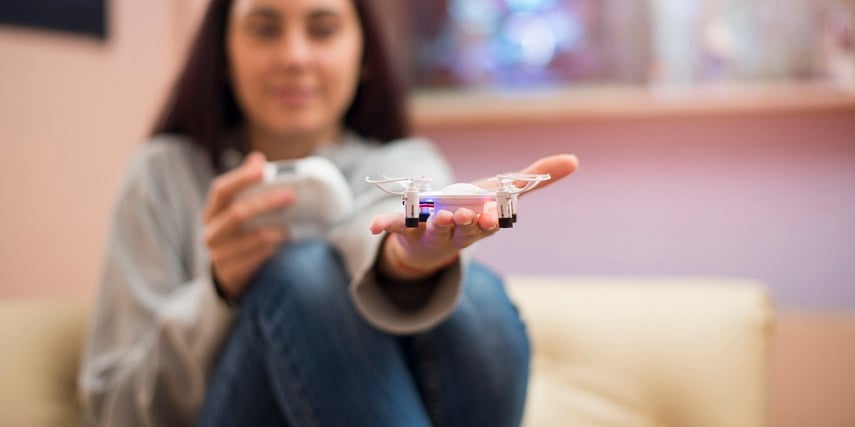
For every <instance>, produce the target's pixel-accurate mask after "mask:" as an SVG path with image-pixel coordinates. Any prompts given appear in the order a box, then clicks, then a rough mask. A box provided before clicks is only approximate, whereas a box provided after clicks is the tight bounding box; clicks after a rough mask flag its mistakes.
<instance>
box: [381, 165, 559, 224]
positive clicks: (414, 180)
mask: <svg viewBox="0 0 855 427" xmlns="http://www.w3.org/2000/svg"><path fill="white" fill-rule="evenodd" d="M551 178H552V177H551V176H550V175H549V174H542V175H536V174H524V173H504V174H499V175H496V177H495V178H493V179H492V181H498V182H499V187H498V188H496V189H495V190H488V189H486V188H481V187H478V186H476V185H473V184H467V183H456V184H451V185H449V186H446V187H445V188H443V189H442V190H439V191H433V190H432V189H431V187H430V183H431V178H430V177H427V176H422V177H409V178H389V177H387V176H385V175H384V176H383V177H382V178H380V179H372V178H371V177H366V178H365V182H368V183H371V184H374V185H375V186H377V188H379V189H381V190H383V191H384V192H386V193H389V194H394V195H399V196H402V197H403V204H404V216H405V220H404V224H405V226H406V227H408V228H414V227H418V226H419V222H425V221H427V219H428V217H430V215H431V214H432V211H434V210H436V209H444V210H448V211H451V212H454V211H455V210H457V209H458V208H467V209H470V210H473V211H475V212H476V213H481V212H482V211H483V210H484V203H487V202H489V201H492V200H495V201H496V209H497V210H498V214H499V227H500V228H512V227H513V226H514V223H515V222H517V199H518V197H519V195H520V194H522V193H525V192H526V191H529V190H531V189H532V188H534V187H535V186H537V184H539V183H541V182H543V181H547V180H549V179H551ZM517 181H524V182H525V185H524V186H522V187H517V186H516V185H514V183H515V182H517ZM393 182H397V183H398V184H400V185H401V186H402V187H403V190H401V191H393V190H390V189H388V188H386V187H385V184H390V183H393Z"/></svg>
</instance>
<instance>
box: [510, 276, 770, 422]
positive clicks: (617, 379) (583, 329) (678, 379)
mask: <svg viewBox="0 0 855 427" xmlns="http://www.w3.org/2000/svg"><path fill="white" fill-rule="evenodd" d="M508 289H509V293H510V294H511V297H512V299H514V300H515V302H516V303H517V305H518V306H519V307H520V310H521V312H522V315H523V317H524V318H525V319H526V321H527V324H528V330H529V333H530V336H531V339H532V344H533V352H534V357H533V365H532V366H533V371H532V379H531V384H530V389H529V400H528V402H527V409H526V417H525V425H530V426H546V425H579V426H598V427H606V426H621V427H629V426H680V427H694V426H699V427H701V426H710V427H712V426H715V427H728V426H740V427H745V426H758V427H760V426H764V425H765V423H766V418H767V369H768V351H769V340H770V336H771V327H772V312H773V311H772V306H771V303H770V300H769V298H768V296H767V293H766V291H765V289H764V287H763V286H762V284H760V283H758V282H755V281H751V280H743V279H715V278H707V279H700V278H686V279H681V278H647V279H645V278H572V279H567V278H542V277H541V278H537V277H522V276H520V277H510V278H508Z"/></svg>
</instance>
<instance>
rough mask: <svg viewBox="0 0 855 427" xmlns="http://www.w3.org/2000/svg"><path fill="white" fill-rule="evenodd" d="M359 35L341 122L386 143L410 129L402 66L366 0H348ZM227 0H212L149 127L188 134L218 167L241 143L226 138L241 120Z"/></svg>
mask: <svg viewBox="0 0 855 427" xmlns="http://www.w3.org/2000/svg"><path fill="white" fill-rule="evenodd" d="M353 2H354V5H355V6H356V12H357V14H358V15H359V21H360V24H361V27H362V37H363V56H362V64H363V69H366V70H368V73H367V75H366V76H364V78H362V79H360V81H359V83H358V85H359V86H358V87H357V89H356V93H355V95H354V98H353V102H352V103H351V105H350V107H349V108H348V109H347V111H346V112H345V114H344V118H343V120H344V126H345V127H346V128H348V129H351V130H353V131H355V132H357V133H359V134H360V135H362V136H364V137H368V138H373V139H377V140H379V141H381V142H388V141H391V140H394V139H398V138H403V137H405V136H407V135H408V134H409V124H408V122H407V111H406V98H405V96H406V93H405V90H406V88H405V84H404V79H403V76H401V67H395V66H394V64H393V63H392V61H391V56H390V55H389V51H388V47H387V46H386V43H385V40H383V38H382V34H383V32H382V31H381V30H380V28H379V27H378V26H377V25H378V24H379V22H380V20H379V19H378V17H377V16H376V14H375V12H374V8H373V7H372V4H371V2H370V1H368V0H353ZM231 6H232V0H211V1H210V3H209V4H208V9H207V10H206V12H205V15H204V17H203V18H202V24H201V26H200V28H199V30H198V33H197V34H196V36H195V39H194V41H193V44H192V45H191V48H190V52H189V55H188V56H187V62H186V63H185V64H184V67H183V69H182V70H181V72H180V74H179V75H178V78H177V79H176V81H175V83H174V86H173V87H172V90H171V92H170V95H169V97H168V98H167V101H166V104H165V105H164V106H163V109H162V110H161V113H160V116H159V118H158V121H157V123H156V125H155V127H154V130H153V132H152V134H153V135H159V134H166V133H169V134H179V135H184V136H187V137H189V139H190V140H192V141H193V142H194V143H195V144H197V145H199V146H201V147H202V148H204V149H205V150H206V151H207V152H208V155H209V158H210V161H211V166H212V167H213V168H214V170H215V171H218V172H222V171H223V170H224V169H225V165H224V164H223V151H224V150H225V149H228V148H235V149H238V150H240V151H242V152H245V151H246V147H245V146H243V145H241V144H239V143H238V142H236V140H235V138H227V137H226V135H227V133H228V132H229V131H231V130H232V129H234V128H235V127H236V126H238V125H240V124H242V123H243V122H244V121H245V117H244V113H243V111H242V110H241V108H240V106H239V105H238V103H237V101H236V99H235V94H234V91H233V90H232V85H231V82H230V81H229V76H228V71H227V70H228V58H227V56H226V47H225V39H226V25H227V20H228V17H229V11H230V10H231Z"/></svg>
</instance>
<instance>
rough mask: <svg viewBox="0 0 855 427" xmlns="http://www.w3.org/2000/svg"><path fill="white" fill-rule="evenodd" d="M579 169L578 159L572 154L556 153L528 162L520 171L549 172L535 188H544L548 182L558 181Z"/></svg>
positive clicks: (532, 172)
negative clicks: (548, 176) (546, 178)
mask: <svg viewBox="0 0 855 427" xmlns="http://www.w3.org/2000/svg"><path fill="white" fill-rule="evenodd" d="M577 169H579V159H577V158H576V156H574V155H572V154H556V155H553V156H548V157H544V158H542V159H539V160H537V161H536V162H534V163H532V164H530V165H529V166H528V167H526V168H525V169H523V170H522V171H520V172H521V173H524V174H535V175H541V174H547V173H548V174H549V175H550V179H549V180H548V181H544V182H541V183H540V184H539V185H538V186H537V187H535V189H539V188H544V187H546V186H548V185H549V184H551V183H553V182H556V181H559V180H561V179H562V178H564V177H566V176H568V175H570V174H571V173H573V172H576V170H577ZM516 185H525V182H518V183H516Z"/></svg>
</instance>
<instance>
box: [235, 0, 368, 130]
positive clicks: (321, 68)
mask: <svg viewBox="0 0 855 427" xmlns="http://www.w3.org/2000/svg"><path fill="white" fill-rule="evenodd" d="M362 49H363V40H362V29H361V27H360V22H359V18H358V16H357V12H356V9H355V8H354V5H353V2H352V0H235V1H234V3H233V5H232V10H231V12H230V17H229V25H228V28H227V32H226V52H227V57H228V58H229V75H230V79H231V83H232V88H233V90H234V93H235V96H236V98H237V101H238V104H239V105H240V107H241V109H242V110H243V112H244V115H245V116H246V118H247V122H248V123H247V124H248V126H251V127H252V131H254V132H256V133H259V132H260V133H261V134H263V135H266V136H268V137H273V138H277V139H278V138H285V139H287V138H301V139H307V138H309V139H321V138H332V137H334V136H335V133H336V132H337V131H338V129H339V126H340V123H341V120H342V116H343V115H344V113H345V111H346V109H347V108H348V106H349V105H350V103H351V101H352V100H353V96H354V93H355V90H356V85H357V82H358V80H359V75H360V70H361V67H362V64H361V60H362Z"/></svg>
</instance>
